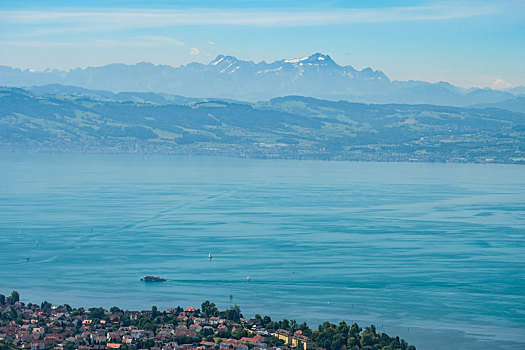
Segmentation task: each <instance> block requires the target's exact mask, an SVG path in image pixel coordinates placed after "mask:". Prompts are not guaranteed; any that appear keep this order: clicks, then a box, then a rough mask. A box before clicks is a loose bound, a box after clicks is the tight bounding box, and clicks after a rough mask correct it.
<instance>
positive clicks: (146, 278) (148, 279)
mask: <svg viewBox="0 0 525 350" xmlns="http://www.w3.org/2000/svg"><path fill="white" fill-rule="evenodd" d="M140 280H141V281H144V282H165V281H167V279H165V278H163V277H158V276H151V275H146V276H144V277H141V278H140Z"/></svg>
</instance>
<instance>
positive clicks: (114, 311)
mask: <svg viewBox="0 0 525 350" xmlns="http://www.w3.org/2000/svg"><path fill="white" fill-rule="evenodd" d="M109 311H111V313H112V314H116V313H117V312H120V309H119V308H118V307H116V306H113V307H112V308H111V309H109Z"/></svg>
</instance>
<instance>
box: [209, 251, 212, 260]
mask: <svg viewBox="0 0 525 350" xmlns="http://www.w3.org/2000/svg"><path fill="white" fill-rule="evenodd" d="M208 259H210V260H211V259H213V256H211V252H209V253H208Z"/></svg>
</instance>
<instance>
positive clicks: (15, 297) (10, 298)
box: [7, 290, 20, 305]
mask: <svg viewBox="0 0 525 350" xmlns="http://www.w3.org/2000/svg"><path fill="white" fill-rule="evenodd" d="M18 301H20V294H18V292H17V291H16V290H14V291H12V292H11V295H10V296H8V297H7V303H8V304H11V305H13V304H14V303H16V302H18Z"/></svg>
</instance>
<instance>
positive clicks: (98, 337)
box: [0, 291, 416, 350]
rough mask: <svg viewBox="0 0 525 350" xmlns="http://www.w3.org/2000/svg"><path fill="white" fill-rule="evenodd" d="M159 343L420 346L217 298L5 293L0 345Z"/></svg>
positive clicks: (299, 348) (189, 348)
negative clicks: (130, 301)
mask: <svg viewBox="0 0 525 350" xmlns="http://www.w3.org/2000/svg"><path fill="white" fill-rule="evenodd" d="M11 349H31V350H45V349H61V350H71V349H82V350H88V349H96V350H101V349H122V350H124V349H158V350H172V349H173V350H175V349H176V350H193V349H195V350H197V349H199V350H205V349H234V350H251V349H256V350H289V349H296V350H310V349H317V350H324V349H326V350H337V349H348V350H350V349H359V350H361V349H370V350H372V349H374V350H415V349H416V348H415V347H414V346H413V345H408V344H407V342H405V341H404V340H403V339H400V338H399V337H391V336H389V335H387V334H386V333H380V332H378V331H377V330H376V327H375V326H373V325H372V326H369V327H365V329H362V328H361V327H359V326H358V325H357V324H356V323H354V324H352V325H349V324H347V323H345V322H340V323H339V324H332V323H330V322H324V323H323V324H321V325H319V326H318V328H317V329H313V330H312V329H311V328H310V327H309V326H308V325H307V324H306V323H304V322H303V323H301V324H299V323H298V322H297V321H296V320H287V319H284V320H280V321H273V320H272V319H271V318H270V317H269V316H264V317H263V316H261V315H259V314H257V315H255V317H254V318H245V317H244V316H243V314H242V313H241V309H240V307H239V306H237V305H235V306H232V307H230V308H229V309H227V310H223V311H220V310H219V309H218V308H217V307H216V305H215V304H214V303H213V302H210V301H205V302H203V303H202V305H201V306H200V308H194V307H187V308H185V309H184V308H182V307H180V306H178V307H176V308H169V309H166V310H164V311H161V310H158V309H157V307H156V306H153V307H152V308H151V310H147V311H128V310H121V309H120V308H118V307H116V306H114V307H112V308H110V309H109V310H105V309H103V308H100V307H92V308H89V309H85V308H72V307H71V306H69V305H67V304H66V305H60V306H54V305H52V304H51V303H49V302H47V301H44V302H42V303H41V304H40V305H38V304H33V303H28V304H27V305H26V304H25V303H23V302H21V301H20V295H19V293H18V292H17V291H13V292H12V293H11V295H9V296H7V297H6V296H5V295H2V294H0V350H11Z"/></svg>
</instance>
